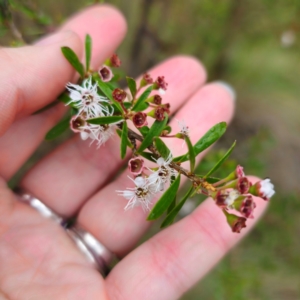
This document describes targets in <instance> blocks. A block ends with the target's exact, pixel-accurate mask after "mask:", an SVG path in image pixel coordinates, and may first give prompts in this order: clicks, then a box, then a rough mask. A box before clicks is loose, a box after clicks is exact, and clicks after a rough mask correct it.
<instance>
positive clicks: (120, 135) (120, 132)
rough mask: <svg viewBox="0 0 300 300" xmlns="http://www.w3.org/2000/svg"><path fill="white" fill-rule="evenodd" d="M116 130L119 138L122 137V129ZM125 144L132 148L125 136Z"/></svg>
mask: <svg viewBox="0 0 300 300" xmlns="http://www.w3.org/2000/svg"><path fill="white" fill-rule="evenodd" d="M116 132H117V134H118V136H119V137H120V138H121V137H122V130H120V129H117V130H116ZM127 146H128V147H129V148H131V149H133V145H132V144H131V142H130V141H129V139H128V138H127Z"/></svg>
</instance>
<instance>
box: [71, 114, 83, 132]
mask: <svg viewBox="0 0 300 300" xmlns="http://www.w3.org/2000/svg"><path fill="white" fill-rule="evenodd" d="M85 124H86V122H85V120H84V119H83V118H81V117H80V116H73V117H72V118H71V120H70V128H71V130H72V131H73V132H81V131H82V130H81V129H80V127H82V126H84V125H85Z"/></svg>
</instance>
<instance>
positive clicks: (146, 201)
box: [117, 177, 155, 211]
mask: <svg viewBox="0 0 300 300" xmlns="http://www.w3.org/2000/svg"><path fill="white" fill-rule="evenodd" d="M129 178H130V177H129ZM130 179H131V180H132V181H133V182H134V183H135V187H134V188H127V190H125V191H117V192H118V193H119V194H118V195H119V196H123V197H124V198H126V199H127V200H128V203H127V205H126V206H125V208H124V209H125V210H128V209H130V208H134V207H136V206H139V205H141V206H142V208H143V210H144V211H148V210H150V205H151V204H152V202H151V200H152V198H153V196H154V194H155V191H154V190H153V188H152V186H151V184H150V183H149V181H148V179H147V178H143V177H137V178H135V179H134V180H133V179H132V178H130Z"/></svg>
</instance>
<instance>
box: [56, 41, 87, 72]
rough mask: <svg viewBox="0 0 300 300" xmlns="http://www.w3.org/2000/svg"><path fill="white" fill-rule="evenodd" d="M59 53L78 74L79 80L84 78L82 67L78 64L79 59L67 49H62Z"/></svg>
mask: <svg viewBox="0 0 300 300" xmlns="http://www.w3.org/2000/svg"><path fill="white" fill-rule="evenodd" d="M61 51H62V53H63V55H64V57H65V58H66V59H67V60H68V62H69V63H70V64H71V65H72V66H73V68H74V69H75V70H76V71H77V72H78V73H79V74H80V76H81V78H84V67H83V64H82V63H81V62H80V60H79V58H78V57H77V55H76V54H75V52H74V51H73V50H72V49H71V48H69V47H62V48H61Z"/></svg>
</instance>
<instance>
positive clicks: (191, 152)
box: [184, 135, 196, 172]
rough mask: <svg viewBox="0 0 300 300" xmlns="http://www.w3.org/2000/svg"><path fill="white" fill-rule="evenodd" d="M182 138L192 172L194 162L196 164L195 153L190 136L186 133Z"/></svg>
mask: <svg viewBox="0 0 300 300" xmlns="http://www.w3.org/2000/svg"><path fill="white" fill-rule="evenodd" d="M184 140H185V142H186V144H187V146H188V150H189V160H190V171H191V172H194V169H195V164H196V153H195V149H194V147H193V144H192V142H191V140H190V138H189V137H188V136H187V135H186V136H185V137H184Z"/></svg>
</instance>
